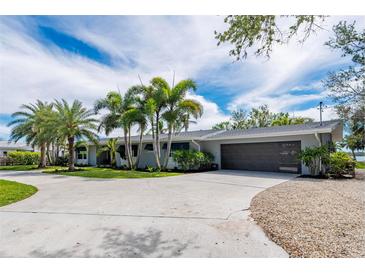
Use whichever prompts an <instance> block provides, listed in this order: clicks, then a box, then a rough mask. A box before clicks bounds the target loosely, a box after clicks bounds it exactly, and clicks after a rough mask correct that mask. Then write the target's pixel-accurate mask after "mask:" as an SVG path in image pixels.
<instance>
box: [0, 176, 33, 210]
mask: <svg viewBox="0 0 365 274" xmlns="http://www.w3.org/2000/svg"><path fill="white" fill-rule="evenodd" d="M37 191H38V190H37V188H36V187H34V186H31V185H25V184H21V183H18V182H14V181H8V180H1V179H0V206H5V205H8V204H11V203H15V202H17V201H20V200H23V199H25V198H28V197H29V196H32V195H33V194H34V193H36V192H37Z"/></svg>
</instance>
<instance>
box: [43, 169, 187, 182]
mask: <svg viewBox="0 0 365 274" xmlns="http://www.w3.org/2000/svg"><path fill="white" fill-rule="evenodd" d="M43 173H50V174H58V175H66V176H79V177H88V178H110V179H112V178H116V179H128V178H156V177H168V176H176V175H180V174H181V173H176V172H146V171H137V170H120V169H111V168H99V167H83V168H80V169H78V170H76V171H73V172H69V171H67V168H61V169H58V168H52V169H47V170H44V171H43Z"/></svg>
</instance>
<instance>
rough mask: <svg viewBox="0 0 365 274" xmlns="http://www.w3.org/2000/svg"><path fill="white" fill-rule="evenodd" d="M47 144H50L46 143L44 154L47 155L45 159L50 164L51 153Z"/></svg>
mask: <svg viewBox="0 0 365 274" xmlns="http://www.w3.org/2000/svg"><path fill="white" fill-rule="evenodd" d="M49 146H50V144H49V143H48V144H47V146H46V147H47V150H46V155H47V160H48V163H50V164H52V158H51V154H50V151H49Z"/></svg>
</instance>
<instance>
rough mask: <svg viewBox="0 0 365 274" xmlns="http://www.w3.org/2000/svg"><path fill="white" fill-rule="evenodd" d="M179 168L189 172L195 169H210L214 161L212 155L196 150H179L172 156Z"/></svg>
mask: <svg viewBox="0 0 365 274" xmlns="http://www.w3.org/2000/svg"><path fill="white" fill-rule="evenodd" d="M172 157H173V159H174V161H175V162H176V163H177V164H178V166H179V168H180V169H182V170H184V171H188V170H194V169H210V166H211V164H212V162H213V160H214V156H213V155H212V154H211V153H207V152H202V151H195V150H177V151H174V153H173V154H172Z"/></svg>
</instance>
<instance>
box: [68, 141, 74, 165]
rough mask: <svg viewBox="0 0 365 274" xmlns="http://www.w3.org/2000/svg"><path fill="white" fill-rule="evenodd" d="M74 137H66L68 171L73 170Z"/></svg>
mask: <svg viewBox="0 0 365 274" xmlns="http://www.w3.org/2000/svg"><path fill="white" fill-rule="evenodd" d="M74 143H75V138H74V137H73V136H72V137H68V171H74V170H75V147H74Z"/></svg>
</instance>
